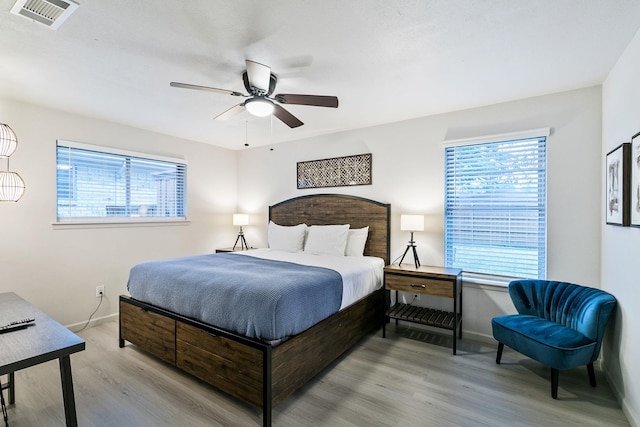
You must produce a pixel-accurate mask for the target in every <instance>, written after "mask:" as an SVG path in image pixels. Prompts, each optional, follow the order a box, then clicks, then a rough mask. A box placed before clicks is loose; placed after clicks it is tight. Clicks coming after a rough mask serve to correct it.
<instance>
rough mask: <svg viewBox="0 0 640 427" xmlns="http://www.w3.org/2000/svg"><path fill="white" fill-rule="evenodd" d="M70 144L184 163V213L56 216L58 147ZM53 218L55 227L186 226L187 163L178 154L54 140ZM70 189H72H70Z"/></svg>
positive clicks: (107, 152) (77, 147) (81, 148)
mask: <svg viewBox="0 0 640 427" xmlns="http://www.w3.org/2000/svg"><path fill="white" fill-rule="evenodd" d="M60 146H62V147H69V148H72V149H80V150H89V151H96V152H100V153H106V154H115V155H120V156H124V157H129V158H138V159H145V160H158V161H162V162H169V163H174V164H180V165H184V175H183V182H184V188H183V194H182V197H183V198H184V206H183V213H184V215H183V216H168V217H165V216H95V217H94V216H89V217H58V215H57V213H58V175H57V168H58V147H60ZM55 148H56V153H55V158H56V179H55V181H56V184H55V187H56V190H55V191H56V198H55V200H56V207H55V212H56V219H55V221H54V222H53V226H54V228H57V227H58V226H62V227H71V228H87V227H89V228H93V227H103V226H104V227H111V226H144V225H151V226H153V225H159V224H168V225H185V224H188V223H189V221H188V219H187V194H186V193H187V164H188V162H187V161H186V160H185V159H183V158H178V157H169V156H162V155H158V154H151V153H143V152H138V151H131V150H123V149H118V148H113V147H106V146H101V145H94V144H86V143H82V142H76V141H68V140H57V141H56V147H55ZM69 191H73V190H72V189H70V190H69Z"/></svg>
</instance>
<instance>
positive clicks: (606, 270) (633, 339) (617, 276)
mask: <svg viewBox="0 0 640 427" xmlns="http://www.w3.org/2000/svg"><path fill="white" fill-rule="evenodd" d="M638 76H640V32H639V33H638V34H636V36H635V38H634V39H633V40H632V42H631V43H630V44H629V46H628V47H627V49H626V51H625V52H624V53H623V55H622V56H621V57H620V59H619V60H618V63H617V64H616V66H615V67H614V68H613V70H612V71H611V73H610V74H609V76H608V77H607V80H606V81H605V83H604V85H603V105H602V116H603V124H602V151H601V153H600V155H601V158H603V159H604V157H605V155H606V153H608V152H609V151H611V150H612V149H614V148H615V147H617V146H618V145H620V143H622V142H628V141H630V140H631V136H633V135H634V134H636V133H637V132H640V102H639V101H638V100H640V80H639V79H638ZM602 164H604V163H602ZM601 181H604V168H603V170H602V176H601ZM602 200H603V202H602V203H603V204H604V192H603V194H602ZM601 223H602V224H603V225H602V279H601V281H602V288H603V289H604V290H606V291H608V292H610V293H612V294H613V295H614V296H615V297H616V298H617V300H618V308H617V310H616V313H615V314H614V316H613V319H612V324H611V325H610V327H609V333H610V334H609V337H610V339H608V340H606V341H605V344H604V347H603V353H604V356H605V363H604V366H605V370H606V373H607V375H608V377H609V378H610V383H611V384H613V385H614V387H615V392H616V394H617V396H618V397H619V399H620V401H621V403H622V408H623V410H624V411H625V413H626V414H627V418H629V420H630V421H631V422H632V424H633V425H636V426H638V425H640V382H638V379H640V365H639V364H638V360H640V340H638V339H637V336H638V328H639V327H640V310H638V307H640V281H639V280H638V277H639V274H638V262H639V261H640V257H639V255H640V228H627V227H616V226H611V225H605V224H604V219H603V220H602V221H601Z"/></svg>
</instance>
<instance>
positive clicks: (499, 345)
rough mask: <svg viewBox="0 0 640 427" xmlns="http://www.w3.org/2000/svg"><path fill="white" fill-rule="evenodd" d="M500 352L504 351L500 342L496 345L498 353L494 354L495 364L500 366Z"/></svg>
mask: <svg viewBox="0 0 640 427" xmlns="http://www.w3.org/2000/svg"><path fill="white" fill-rule="evenodd" d="M502 350H504V344H502V343H501V342H499V343H498V353H497V354H496V363H497V364H498V365H499V364H500V359H502Z"/></svg>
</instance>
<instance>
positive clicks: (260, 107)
mask: <svg viewBox="0 0 640 427" xmlns="http://www.w3.org/2000/svg"><path fill="white" fill-rule="evenodd" d="M244 107H245V108H246V109H247V111H248V112H249V113H251V114H253V115H254V116H257V117H266V116H268V115H270V114H271V113H273V109H274V105H273V102H271V101H269V100H268V99H265V98H251V99H247V100H246V101H245V103H244Z"/></svg>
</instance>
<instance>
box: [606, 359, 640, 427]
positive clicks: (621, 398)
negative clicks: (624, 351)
mask: <svg viewBox="0 0 640 427" xmlns="http://www.w3.org/2000/svg"><path fill="white" fill-rule="evenodd" d="M601 367H602V372H603V373H604V376H605V378H606V379H607V382H608V383H609V387H611V391H613V395H614V396H615V398H616V400H617V401H618V403H619V404H620V408H622V412H623V413H624V415H625V417H627V421H629V424H630V425H631V426H632V427H640V413H638V412H637V410H638V408H634V406H633V405H632V404H629V401H628V400H627V399H626V398H625V395H624V393H623V391H622V390H620V389H619V388H618V384H617V383H616V382H615V381H613V378H612V377H611V375H610V374H609V371H608V370H607V369H606V367H605V364H604V363H603V364H601Z"/></svg>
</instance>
